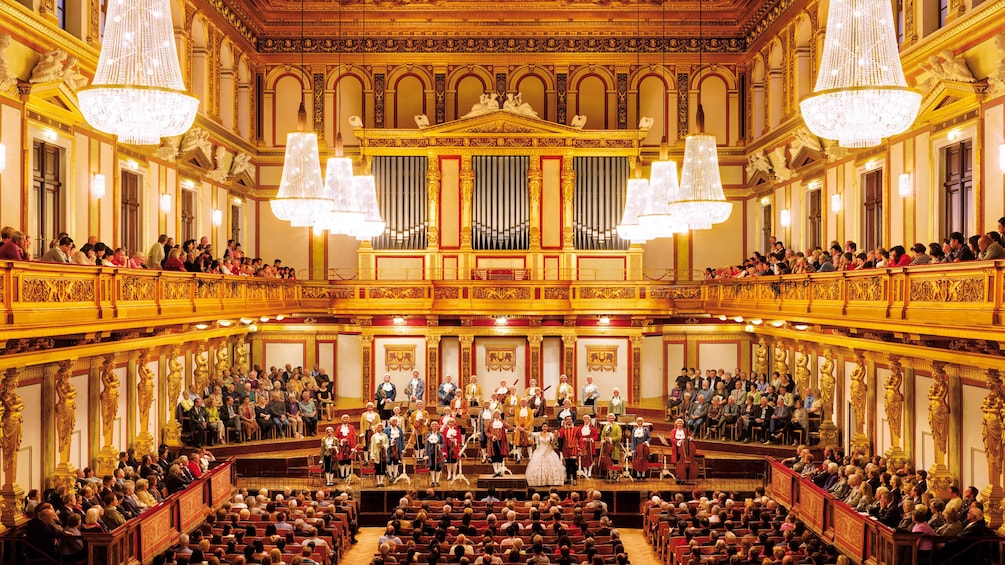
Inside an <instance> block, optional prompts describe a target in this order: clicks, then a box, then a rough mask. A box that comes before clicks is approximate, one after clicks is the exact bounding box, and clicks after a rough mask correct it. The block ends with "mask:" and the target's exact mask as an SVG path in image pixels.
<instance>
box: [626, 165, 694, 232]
mask: <svg viewBox="0 0 1005 565" xmlns="http://www.w3.org/2000/svg"><path fill="white" fill-rule="evenodd" d="M679 193H680V183H679V182H678V180H677V162H676V161H670V160H669V159H666V158H665V157H664V158H663V159H660V160H659V161H655V162H653V164H652V166H651V168H650V169H649V194H648V195H647V198H646V207H645V210H644V211H643V212H642V213H641V214H639V225H640V226H642V230H643V231H645V233H646V234H647V235H648V236H649V239H657V238H661V237H673V236H674V234H678V233H687V231H688V229H689V227H690V226H689V225H688V223H687V222H684V221H681V218H679V217H677V216H675V215H674V213H673V210H672V209H671V208H670V204H671V202H673V201H674V200H676V199H677V197H678V194H679Z"/></svg>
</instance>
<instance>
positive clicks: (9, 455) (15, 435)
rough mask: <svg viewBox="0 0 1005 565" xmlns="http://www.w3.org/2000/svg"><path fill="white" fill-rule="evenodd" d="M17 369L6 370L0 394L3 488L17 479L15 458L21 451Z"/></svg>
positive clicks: (21, 419)
mask: <svg viewBox="0 0 1005 565" xmlns="http://www.w3.org/2000/svg"><path fill="white" fill-rule="evenodd" d="M19 380H20V372H19V370H18V369H15V368H11V369H7V373H6V375H5V376H4V380H3V392H2V393H0V403H2V404H3V415H2V416H0V418H2V421H3V478H4V486H5V487H7V486H10V485H12V484H14V482H15V479H16V477H17V456H18V452H20V451H21V434H22V433H23V429H22V424H23V417H22V415H21V413H22V412H24V402H23V401H22V400H21V397H20V396H18V394H17V388H18V386H19V385H20V383H19Z"/></svg>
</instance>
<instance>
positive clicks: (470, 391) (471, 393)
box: [464, 375, 482, 406]
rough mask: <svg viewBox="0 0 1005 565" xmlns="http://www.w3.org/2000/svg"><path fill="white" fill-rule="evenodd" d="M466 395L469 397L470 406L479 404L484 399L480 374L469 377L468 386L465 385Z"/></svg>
mask: <svg viewBox="0 0 1005 565" xmlns="http://www.w3.org/2000/svg"><path fill="white" fill-rule="evenodd" d="M464 396H465V398H467V399H468V406H478V403H479V402H481V400H482V387H480V386H478V375H471V378H470V379H468V386H466V387H464Z"/></svg>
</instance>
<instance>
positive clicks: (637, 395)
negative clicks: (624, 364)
mask: <svg viewBox="0 0 1005 565" xmlns="http://www.w3.org/2000/svg"><path fill="white" fill-rule="evenodd" d="M629 339H630V340H631V342H632V374H631V383H630V386H631V387H632V397H631V398H630V399H629V401H630V402H638V401H639V400H640V399H641V398H642V336H641V335H633V336H631V338H629ZM661 379H662V377H661Z"/></svg>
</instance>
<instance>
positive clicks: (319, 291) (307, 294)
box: [300, 285, 332, 299]
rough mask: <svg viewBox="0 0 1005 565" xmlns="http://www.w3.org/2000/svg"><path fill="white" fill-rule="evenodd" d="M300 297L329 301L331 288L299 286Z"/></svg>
mask: <svg viewBox="0 0 1005 565" xmlns="http://www.w3.org/2000/svg"><path fill="white" fill-rule="evenodd" d="M300 296H302V297H304V298H323V299H331V298H332V294H331V287H328V286H308V285H301V286H300Z"/></svg>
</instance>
